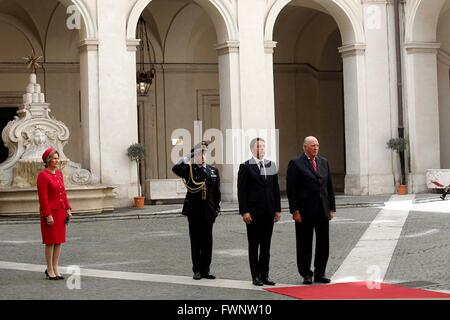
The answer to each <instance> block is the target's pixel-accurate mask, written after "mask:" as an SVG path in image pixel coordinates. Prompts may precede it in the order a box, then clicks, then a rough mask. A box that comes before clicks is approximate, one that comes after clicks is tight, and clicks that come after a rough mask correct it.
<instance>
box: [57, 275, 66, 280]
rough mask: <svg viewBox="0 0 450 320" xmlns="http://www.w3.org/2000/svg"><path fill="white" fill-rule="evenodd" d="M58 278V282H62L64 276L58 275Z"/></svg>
mask: <svg viewBox="0 0 450 320" xmlns="http://www.w3.org/2000/svg"><path fill="white" fill-rule="evenodd" d="M56 277H57V278H58V280H64V276H62V275H60V276H56Z"/></svg>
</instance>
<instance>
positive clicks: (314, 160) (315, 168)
mask: <svg viewBox="0 0 450 320" xmlns="http://www.w3.org/2000/svg"><path fill="white" fill-rule="evenodd" d="M311 164H312V167H313V169H314V171H315V172H316V173H317V164H316V159H315V158H312V159H311Z"/></svg>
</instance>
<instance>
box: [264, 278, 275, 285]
mask: <svg viewBox="0 0 450 320" xmlns="http://www.w3.org/2000/svg"><path fill="white" fill-rule="evenodd" d="M261 281H262V283H264V284H266V285H268V286H274V285H275V282H273V281H272V279H270V278H269V277H262V278H261Z"/></svg>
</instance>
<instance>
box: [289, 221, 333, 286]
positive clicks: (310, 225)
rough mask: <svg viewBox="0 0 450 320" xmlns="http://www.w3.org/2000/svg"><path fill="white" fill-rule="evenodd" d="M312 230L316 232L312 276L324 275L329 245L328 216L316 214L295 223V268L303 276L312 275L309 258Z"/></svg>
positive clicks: (310, 256) (310, 257)
mask: <svg viewBox="0 0 450 320" xmlns="http://www.w3.org/2000/svg"><path fill="white" fill-rule="evenodd" d="M314 232H315V233H316V252H315V257H314V276H325V269H326V267H327V262H328V255H329V247H330V244H329V220H328V218H327V217H324V216H316V217H312V218H309V219H304V221H302V222H296V223H295V237H296V242H297V268H298V272H299V273H300V275H301V276H302V277H303V278H304V277H306V276H312V275H313V272H312V271H311V259H312V247H313V233H314Z"/></svg>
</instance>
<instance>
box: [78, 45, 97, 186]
mask: <svg viewBox="0 0 450 320" xmlns="http://www.w3.org/2000/svg"><path fill="white" fill-rule="evenodd" d="M79 50H80V90H81V126H82V143H83V158H82V159H83V160H82V161H83V162H82V166H83V167H84V168H86V169H88V170H90V171H91V174H92V177H93V180H94V182H97V183H98V182H100V181H99V180H100V177H101V167H100V165H101V164H100V159H101V157H100V131H99V129H100V128H99V127H100V122H99V121H100V119H99V101H98V90H99V86H98V85H99V83H98V41H97V40H83V41H81V42H80V45H79Z"/></svg>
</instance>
